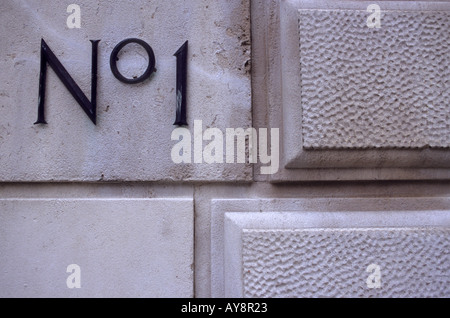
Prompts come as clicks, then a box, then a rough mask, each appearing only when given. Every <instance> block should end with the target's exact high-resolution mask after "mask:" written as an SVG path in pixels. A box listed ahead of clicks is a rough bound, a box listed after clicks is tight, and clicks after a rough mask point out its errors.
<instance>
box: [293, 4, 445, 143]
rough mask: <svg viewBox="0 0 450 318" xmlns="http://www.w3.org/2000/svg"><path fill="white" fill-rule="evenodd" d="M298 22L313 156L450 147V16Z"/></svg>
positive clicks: (334, 14)
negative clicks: (375, 22) (346, 151)
mask: <svg viewBox="0 0 450 318" xmlns="http://www.w3.org/2000/svg"><path fill="white" fill-rule="evenodd" d="M381 7H383V5H382V4H381ZM298 14H299V30H300V31H299V35H300V64H301V91H302V93H301V106H300V108H302V110H303V147H304V148H305V149H373V148H416V149H419V148H449V147H450V120H449V118H450V117H449V116H450V70H449V68H448V65H449V63H450V51H449V43H450V33H449V32H448V30H449V29H450V11H447V12H446V11H400V10H399V11H382V13H380V19H381V23H382V24H381V25H380V27H379V28H376V27H373V28H369V27H368V26H367V19H368V13H367V11H359V10H299V13H298Z"/></svg>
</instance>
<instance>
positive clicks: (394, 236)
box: [242, 228, 450, 298]
mask: <svg viewBox="0 0 450 318" xmlns="http://www.w3.org/2000/svg"><path fill="white" fill-rule="evenodd" d="M449 234H450V229H448V228H446V229H366V230H361V229H319V230H273V231H270V230H269V231H260V230H244V231H243V234H242V235H243V242H242V243H243V244H242V246H243V275H244V294H245V296H246V297H258V298H260V297H308V298H309V297H448V295H450V255H449V253H450V239H449V237H450V236H449ZM372 264H374V265H377V266H379V269H380V273H379V274H380V276H379V277H380V278H381V285H380V286H379V287H380V288H369V287H368V286H372V287H373V285H371V284H369V285H367V279H368V278H369V276H370V275H371V274H373V272H372V271H370V272H367V269H368V267H369V266H370V265H372Z"/></svg>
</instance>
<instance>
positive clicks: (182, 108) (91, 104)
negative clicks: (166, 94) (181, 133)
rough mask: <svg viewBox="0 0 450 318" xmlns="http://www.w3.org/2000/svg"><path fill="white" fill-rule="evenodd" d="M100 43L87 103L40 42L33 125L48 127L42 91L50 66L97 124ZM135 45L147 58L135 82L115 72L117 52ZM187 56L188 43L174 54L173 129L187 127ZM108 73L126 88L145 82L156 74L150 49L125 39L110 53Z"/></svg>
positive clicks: (95, 44)
mask: <svg viewBox="0 0 450 318" xmlns="http://www.w3.org/2000/svg"><path fill="white" fill-rule="evenodd" d="M99 42H100V40H95V41H92V40H91V43H92V64H91V100H89V99H88V98H87V97H86V95H85V94H84V93H83V91H82V90H81V88H80V87H79V86H78V84H77V83H76V82H75V80H74V79H73V78H72V76H71V75H70V74H69V72H68V71H67V70H66V68H65V67H64V66H63V65H62V64H61V62H60V61H59V60H58V58H57V57H56V55H55V54H54V53H53V51H52V50H51V49H50V47H49V46H48V44H47V43H46V42H45V41H44V39H42V41H41V61H40V63H41V65H40V76H39V101H38V104H39V105H38V119H37V121H36V123H35V125H37V124H44V125H45V124H47V122H46V120H45V107H44V106H45V90H46V78H47V65H49V66H50V67H51V68H52V69H53V70H54V71H55V73H56V75H57V76H58V78H59V79H60V81H61V82H62V83H63V84H64V86H65V87H66V88H67V89H68V90H69V92H70V94H71V95H72V96H73V97H74V98H75V100H76V101H77V103H78V104H79V105H80V106H81V108H82V109H83V110H84V112H85V113H86V115H87V116H88V117H89V118H90V119H91V121H92V122H93V123H94V124H95V125H96V124H97V63H98V61H97V57H98V44H99ZM130 43H136V44H138V45H140V46H142V47H143V48H144V49H145V51H146V52H147V54H148V57H149V61H148V66H147V69H146V71H145V72H144V74H142V75H141V76H139V77H137V78H132V79H130V78H127V77H125V76H123V75H122V74H121V73H120V71H119V70H118V68H117V61H118V55H119V53H120V51H121V50H122V49H123V48H124V47H125V46H126V45H128V44H130ZM187 53H188V41H186V42H185V43H184V44H183V45H182V46H181V47H180V48H179V49H178V51H177V52H176V53H175V54H174V56H175V57H176V58H177V70H176V72H177V76H176V85H177V88H176V101H177V102H176V120H175V123H174V125H177V126H187V120H186V114H187V112H186V110H187V104H186V92H187V90H186V87H187ZM110 67H111V71H112V73H113V75H114V77H116V78H117V79H118V80H119V81H121V82H123V83H126V84H138V83H142V82H144V81H145V80H147V79H148V78H149V77H150V76H151V75H152V74H153V73H154V72H155V71H156V58H155V54H154V52H153V49H152V47H151V46H150V45H149V44H148V43H146V42H145V41H143V40H141V39H135V38H130V39H125V40H123V41H121V42H120V43H119V44H117V45H116V47H115V48H114V50H113V51H112V53H111V57H110Z"/></svg>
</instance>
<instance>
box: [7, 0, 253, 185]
mask: <svg viewBox="0 0 450 318" xmlns="http://www.w3.org/2000/svg"><path fill="white" fill-rule="evenodd" d="M76 4H78V5H79V6H80V8H81V28H80V29H69V28H68V27H67V25H66V20H67V18H68V16H69V13H67V12H66V10H67V6H68V3H62V2H61V3H52V4H49V3H48V1H44V0H36V1H11V0H6V1H2V2H1V4H0V28H1V33H2V37H1V39H0V74H1V77H2V78H1V80H0V181H4V182H20V181H25V182H47V181H63V182H66V181H89V182H91V181H181V180H183V181H199V180H201V181H220V182H222V181H236V180H237V181H249V180H251V179H252V168H251V167H250V166H248V165H244V164H241V165H239V164H228V165H226V164H186V165H179V164H175V163H173V161H172V159H171V150H172V147H173V146H174V145H175V144H176V143H177V142H174V141H172V140H171V134H172V131H173V130H174V129H175V128H176V127H175V126H173V123H174V122H175V117H176V116H175V107H176V103H177V99H176V92H175V87H176V58H175V57H174V56H173V55H174V53H175V52H176V51H177V50H178V49H179V48H180V47H181V46H182V45H183V43H185V41H186V40H188V41H189V52H188V92H187V94H188V101H187V103H188V106H187V107H188V124H189V127H188V128H189V129H190V130H191V134H192V135H194V133H193V123H194V120H202V121H203V124H204V127H203V128H204V129H206V128H207V127H214V128H218V129H221V130H222V131H225V129H226V128H240V127H242V128H247V127H251V124H252V120H251V85H250V75H249V74H250V73H249V71H250V68H249V67H250V41H249V39H250V16H249V8H250V7H249V2H248V1H235V0H233V1H227V2H226V3H225V2H207V3H204V2H202V1H195V2H180V1H158V2H149V1H144V0H138V1H123V0H121V1H112V0H105V1H100V2H92V1H87V0H80V1H77V2H76ZM41 38H44V39H45V41H46V42H47V44H48V45H49V46H50V48H51V49H52V50H53V52H54V53H55V55H56V56H57V58H58V59H60V61H61V63H62V64H63V65H64V66H65V67H66V68H67V70H68V72H69V73H70V74H71V75H72V77H73V78H74V80H75V81H76V82H77V83H78V85H79V86H80V87H81V89H82V90H83V91H84V93H85V94H86V96H88V98H89V99H90V90H91V43H90V42H89V40H101V42H100V44H99V57H98V76H99V78H98V96H97V102H98V109H97V111H98V116H97V117H98V118H97V119H98V124H97V126H95V125H94V124H93V123H92V122H91V121H90V120H89V118H88V117H87V116H86V114H85V113H84V112H83V110H82V109H81V107H80V106H79V105H78V103H77V102H76V101H75V100H74V98H73V97H72V96H71V95H70V93H69V92H68V91H67V89H66V88H65V87H64V86H63V84H62V83H61V82H60V81H59V79H58V78H57V77H56V75H55V73H54V72H53V70H51V69H50V68H49V70H48V78H47V96H46V105H45V109H46V120H47V122H48V125H47V126H42V125H36V126H35V125H33V123H34V122H36V119H37V111H38V87H39V67H40V42H41ZM127 38H140V39H142V40H144V41H146V42H147V43H148V44H150V45H151V47H152V48H153V51H154V54H155V57H156V69H157V72H156V73H154V74H153V75H152V77H151V78H150V79H149V80H147V81H145V82H144V83H141V84H137V85H127V84H124V83H122V82H119V81H118V80H117V79H116V78H115V77H114V76H113V74H112V72H111V69H110V66H109V58H110V55H111V52H112V50H113V48H114V47H115V46H116V45H117V44H118V43H119V42H121V41H122V40H125V39H127ZM120 57H121V59H120V60H119V62H118V67H119V69H120V70H121V72H122V73H123V75H125V76H129V77H132V76H140V75H141V74H142V71H143V69H144V68H146V66H147V61H148V57H147V56H146V55H145V52H142V48H140V47H139V46H137V45H134V46H133V45H129V46H127V47H125V48H124V49H123V52H122V53H121V55H120ZM207 144H208V143H207V142H206V141H205V142H204V146H206V145H207Z"/></svg>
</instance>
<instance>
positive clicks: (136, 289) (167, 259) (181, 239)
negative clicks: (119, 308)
mask: <svg viewBox="0 0 450 318" xmlns="http://www.w3.org/2000/svg"><path fill="white" fill-rule="evenodd" d="M193 222H194V212H193V200H192V199H89V200H81V199H28V200H27V199H3V200H0V224H1V225H2V226H1V228H0V255H1V257H0V259H1V261H0V263H1V266H0V286H1V288H0V297H13V298H15V297H20V298H22V297H26V298H28V297H32V298H40V297H50V298H54V297H56V298H60V297H62V298H72V297H74V298H77V297H83V298H85V297H88V298H91V297H94V298H97V297H100V298H105V297H106V298H109V297H113V298H115V297H119V298H123V297H127V298H128V297H132V298H135V297H145V298H153V297H157V298H160V297H162V298H166V297H169V298H172V297H175V298H176V297H183V298H184V297H193V296H194V277H193V263H194V249H193V248H194V243H193V242H194V224H193ZM72 264H76V265H78V266H80V268H81V276H80V280H81V288H80V289H69V288H68V287H67V284H66V280H67V279H68V277H69V275H71V274H70V273H66V270H67V267H68V266H69V265H72Z"/></svg>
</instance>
